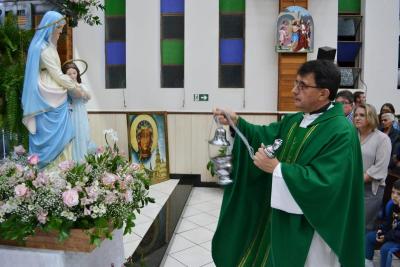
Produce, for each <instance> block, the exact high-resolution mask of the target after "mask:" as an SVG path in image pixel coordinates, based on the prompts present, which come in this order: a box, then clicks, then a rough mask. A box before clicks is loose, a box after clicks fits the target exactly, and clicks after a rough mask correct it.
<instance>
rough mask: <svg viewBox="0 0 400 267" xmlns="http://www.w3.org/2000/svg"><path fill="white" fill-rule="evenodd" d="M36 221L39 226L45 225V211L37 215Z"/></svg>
mask: <svg viewBox="0 0 400 267" xmlns="http://www.w3.org/2000/svg"><path fill="white" fill-rule="evenodd" d="M37 219H38V221H39V222H40V223H41V224H45V223H46V221H47V211H41V212H39V214H37Z"/></svg>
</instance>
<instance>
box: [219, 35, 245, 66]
mask: <svg viewBox="0 0 400 267" xmlns="http://www.w3.org/2000/svg"><path fill="white" fill-rule="evenodd" d="M243 49H244V42H243V39H221V41H220V47H219V55H220V63H221V64H243V52H244V50H243Z"/></svg>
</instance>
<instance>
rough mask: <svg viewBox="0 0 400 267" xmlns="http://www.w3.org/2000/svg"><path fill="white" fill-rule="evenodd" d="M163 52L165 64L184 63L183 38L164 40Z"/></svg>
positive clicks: (162, 44) (163, 62)
mask: <svg viewBox="0 0 400 267" xmlns="http://www.w3.org/2000/svg"><path fill="white" fill-rule="evenodd" d="M161 54H162V64H163V65H182V64H183V63H184V43H183V40H163V41H162V43H161Z"/></svg>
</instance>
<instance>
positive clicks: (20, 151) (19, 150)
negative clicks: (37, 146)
mask: <svg viewBox="0 0 400 267" xmlns="http://www.w3.org/2000/svg"><path fill="white" fill-rule="evenodd" d="M25 152H26V150H25V148H24V147H23V146H22V145H19V146H15V147H14V153H15V154H17V155H18V156H22V155H23V154H25Z"/></svg>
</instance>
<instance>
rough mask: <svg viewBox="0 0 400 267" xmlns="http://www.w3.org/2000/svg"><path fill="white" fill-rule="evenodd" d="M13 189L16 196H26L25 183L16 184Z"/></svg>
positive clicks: (26, 188)
mask: <svg viewBox="0 0 400 267" xmlns="http://www.w3.org/2000/svg"><path fill="white" fill-rule="evenodd" d="M14 191H15V195H16V196H17V197H23V196H26V195H27V193H28V187H26V185H25V184H24V183H22V184H19V185H17V186H16V187H15V188H14Z"/></svg>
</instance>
